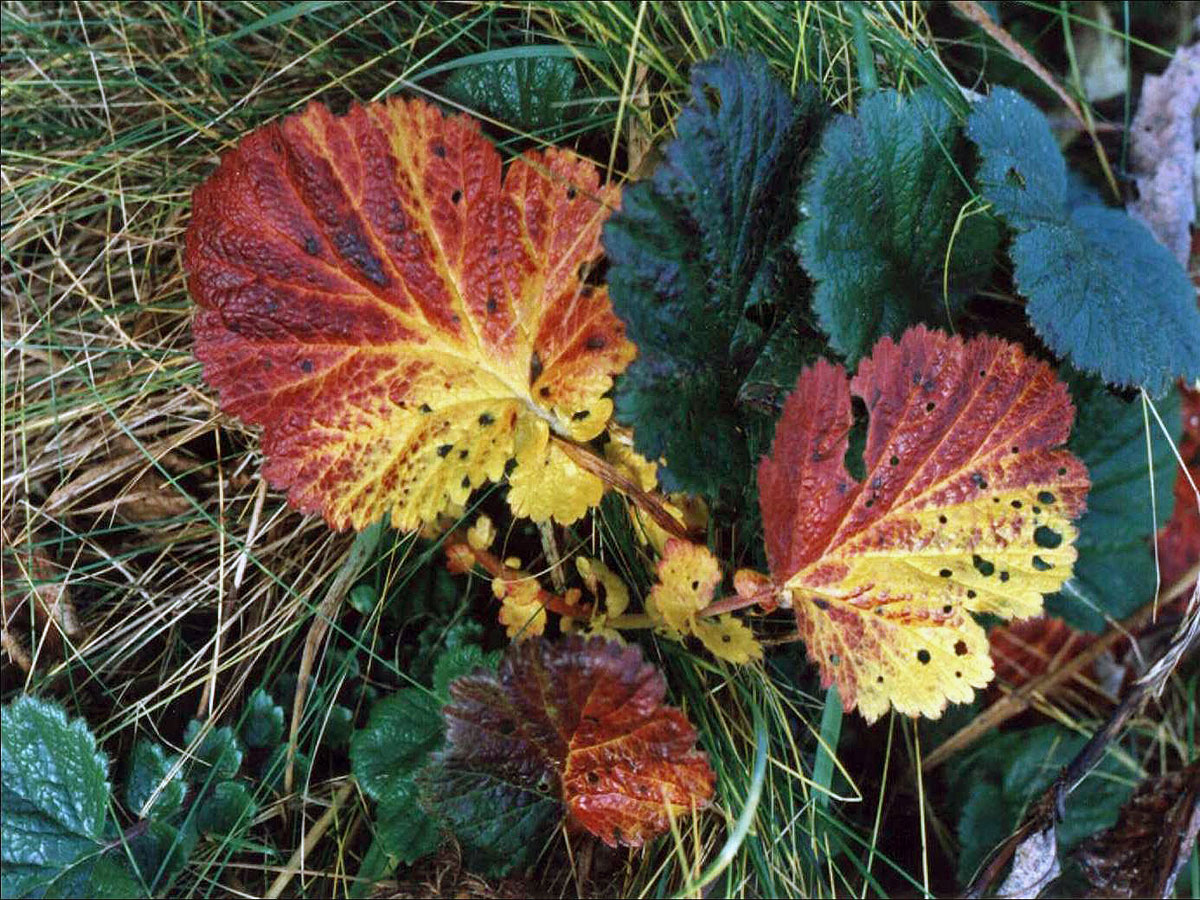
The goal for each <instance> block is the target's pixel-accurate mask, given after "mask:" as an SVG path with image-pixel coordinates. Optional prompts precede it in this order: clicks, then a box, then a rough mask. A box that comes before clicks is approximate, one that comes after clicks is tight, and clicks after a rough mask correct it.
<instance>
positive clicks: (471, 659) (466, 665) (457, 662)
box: [433, 644, 500, 703]
mask: <svg viewBox="0 0 1200 900" xmlns="http://www.w3.org/2000/svg"><path fill="white" fill-rule="evenodd" d="M499 662H500V652H499V651H492V652H491V653H484V652H483V648H482V647H480V646H479V645H478V644H463V645H461V646H458V647H453V648H451V649H449V650H447V651H446V652H445V653H443V654H442V655H441V656H439V657H438V661H437V664H436V665H435V666H434V668H433V692H434V693H435V694H437V695H438V698H439V699H440V700H441V701H442V702H443V703H445V702H446V701H447V700H449V699H450V682H451V681H453V680H454V679H455V678H458V677H459V676H460V675H470V674H471V673H472V672H474V671H475V670H476V669H491V670H493V671H494V670H495V668H496V665H497V664H498V663H499Z"/></svg>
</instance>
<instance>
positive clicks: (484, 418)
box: [479, 413, 496, 428]
mask: <svg viewBox="0 0 1200 900" xmlns="http://www.w3.org/2000/svg"><path fill="white" fill-rule="evenodd" d="M495 421H496V419H495V417H493V416H492V414H491V413H483V414H482V415H481V416H480V417H479V424H480V425H482V426H483V427H484V428H487V426H489V425H491V424H492V423H493V422H495Z"/></svg>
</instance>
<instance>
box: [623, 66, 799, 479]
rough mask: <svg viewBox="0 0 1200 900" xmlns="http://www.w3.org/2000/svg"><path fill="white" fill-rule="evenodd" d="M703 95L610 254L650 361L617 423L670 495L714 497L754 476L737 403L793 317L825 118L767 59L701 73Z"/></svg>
mask: <svg viewBox="0 0 1200 900" xmlns="http://www.w3.org/2000/svg"><path fill="white" fill-rule="evenodd" d="M691 92H692V99H691V102H690V103H689V104H688V105H687V106H686V107H685V108H684V109H683V111H682V112H680V114H679V117H678V118H677V120H676V122H675V128H676V134H677V137H676V138H675V140H673V141H671V142H670V143H669V144H668V145H667V147H666V149H665V152H664V157H665V158H664V160H663V162H662V163H661V164H660V165H659V167H658V169H657V170H656V171H655V173H654V175H653V176H652V177H651V178H649V179H648V180H645V181H641V182H639V183H637V184H634V185H632V186H630V187H629V188H627V189H626V190H625V192H624V194H623V197H622V201H621V209H620V211H619V212H617V213H615V214H614V215H613V216H612V218H610V219H609V221H608V223H607V224H606V226H605V229H604V246H605V250H606V252H607V253H608V257H609V260H610V267H609V271H608V283H609V295H610V296H611V298H612V302H613V307H614V308H615V309H616V311H617V313H618V315H620V316H621V317H622V318H623V319H624V320H625V322H626V323H627V325H628V331H629V335H630V337H631V338H632V339H633V340H634V341H635V342H636V343H637V345H638V349H639V356H638V359H637V360H635V361H634V363H633V364H632V365H631V366H630V368H629V370H628V372H627V373H626V375H625V376H624V377H622V378H621V379H620V380H619V382H618V384H617V393H616V405H617V410H618V417H619V418H620V419H621V420H622V421H624V422H628V423H629V424H630V425H632V426H634V429H635V432H636V434H637V441H638V449H639V450H640V451H641V452H643V453H644V454H646V455H647V456H648V457H649V458H651V459H656V458H658V457H660V456H665V457H666V467H665V469H663V470H661V472H660V474H661V476H662V480H663V484H664V485H665V486H667V487H668V488H671V489H677V488H678V489H684V490H689V491H692V492H696V493H703V494H706V495H708V496H710V497H712V496H716V495H718V493H720V491H721V488H722V486H723V485H726V484H728V483H729V482H730V481H731V480H732V481H734V483H735V484H738V483H740V482H743V481H745V480H747V479H748V478H749V476H750V472H749V469H750V466H749V464H750V456H749V453H748V451H747V449H746V446H745V441H744V438H743V437H742V436H741V433H740V430H739V429H740V428H741V424H742V423H741V419H740V414H739V410H738V407H737V403H736V398H737V394H738V390H739V388H740V387H741V384H742V382H743V380H744V379H745V377H746V375H747V373H748V372H749V371H750V370H751V368H752V367H753V365H754V363H755V360H756V358H757V356H758V353H759V352H760V351H761V349H762V347H763V345H764V344H765V343H766V342H767V340H768V339H769V336H770V331H771V329H772V327H773V326H774V323H778V322H782V321H784V320H785V319H786V318H787V316H788V315H789V313H790V312H791V309H792V307H793V306H794V304H795V284H796V283H797V282H798V281H799V280H800V279H801V277H802V276H801V273H800V271H799V268H798V265H797V263H796V261H795V259H794V257H793V256H792V254H791V252H790V251H789V249H788V247H787V241H788V236H789V234H790V233H791V230H792V228H793V227H794V225H795V217H796V212H795V208H794V205H793V203H792V202H791V196H792V192H793V190H794V188H795V185H796V183H797V181H798V179H799V172H800V166H801V162H802V155H803V152H804V150H805V148H806V146H807V143H808V138H809V135H810V133H811V132H812V131H813V130H814V129H815V127H816V125H817V123H818V121H819V119H820V114H821V109H822V107H821V103H820V98H819V95H818V93H817V91H816V89H815V88H813V87H812V86H810V85H803V86H802V87H801V90H800V92H799V93H798V95H797V97H796V99H795V100H793V98H792V97H791V96H789V94H788V91H787V88H786V87H785V86H784V85H783V84H782V83H781V82H779V81H778V80H777V79H776V78H775V77H774V76H773V75H772V74H771V71H770V69H769V67H768V65H767V63H766V62H765V61H764V60H763V59H761V58H760V57H741V56H736V55H733V54H722V55H720V56H718V57H716V58H715V59H713V60H710V61H708V62H705V63H702V64H700V65H697V66H695V67H694V68H693V69H692V75H691Z"/></svg>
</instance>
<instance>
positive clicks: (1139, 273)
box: [1010, 206, 1200, 396]
mask: <svg viewBox="0 0 1200 900" xmlns="http://www.w3.org/2000/svg"><path fill="white" fill-rule="evenodd" d="M1010 253H1011V255H1012V260H1013V265H1014V272H1013V275H1014V279H1015V281H1016V285H1017V289H1018V290H1019V291H1020V292H1021V293H1022V294H1024V295H1025V296H1026V297H1028V298H1029V303H1028V305H1027V306H1026V308H1025V311H1026V313H1027V314H1028V315H1029V321H1030V322H1031V323H1032V324H1033V327H1034V330H1035V331H1037V333H1038V335H1039V336H1040V337H1041V338H1042V339H1043V340H1044V341H1045V342H1046V344H1047V345H1048V346H1049V347H1050V348H1051V349H1052V350H1054V351H1055V352H1057V353H1066V354H1068V355H1069V356H1070V358H1071V360H1072V361H1073V362H1074V363H1075V364H1076V365H1077V366H1078V367H1079V368H1081V369H1086V370H1088V371H1092V372H1098V373H1099V374H1100V375H1101V377H1103V378H1104V380H1105V381H1108V382H1110V383H1112V384H1118V385H1140V386H1142V387H1145V388H1146V390H1147V391H1149V392H1150V393H1151V395H1153V396H1158V395H1161V394H1163V393H1164V392H1165V391H1166V390H1167V388H1168V387H1169V386H1170V384H1171V382H1172V381H1173V380H1174V379H1175V377H1176V376H1180V377H1183V378H1185V379H1186V380H1191V379H1193V378H1197V377H1200V311H1197V308H1196V295H1195V291H1194V289H1193V288H1192V285H1191V282H1190V281H1189V280H1188V277H1187V274H1186V273H1185V272H1184V271H1183V268H1182V267H1181V266H1180V265H1179V263H1178V262H1177V261H1176V260H1175V258H1174V257H1172V256H1171V253H1170V251H1168V250H1167V248H1166V247H1164V246H1163V245H1162V244H1160V243H1158V241H1156V240H1155V239H1154V236H1153V235H1151V234H1150V232H1149V231H1148V230H1147V229H1146V226H1144V225H1143V224H1142V223H1141V222H1137V221H1135V220H1133V219H1132V218H1130V217H1129V216H1128V215H1126V214H1125V213H1124V212H1120V211H1118V210H1114V209H1105V208H1104V207H1100V206H1081V207H1079V208H1078V209H1076V210H1075V211H1074V212H1073V213H1071V216H1070V218H1069V219H1068V220H1067V221H1065V222H1064V223H1062V224H1049V223H1044V224H1040V225H1037V226H1035V227H1034V228H1032V229H1031V230H1029V231H1026V232H1025V233H1023V234H1019V235H1017V237H1016V240H1014V241H1013V243H1012V248H1011V250H1010Z"/></svg>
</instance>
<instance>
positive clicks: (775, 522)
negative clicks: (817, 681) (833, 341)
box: [758, 327, 1088, 721]
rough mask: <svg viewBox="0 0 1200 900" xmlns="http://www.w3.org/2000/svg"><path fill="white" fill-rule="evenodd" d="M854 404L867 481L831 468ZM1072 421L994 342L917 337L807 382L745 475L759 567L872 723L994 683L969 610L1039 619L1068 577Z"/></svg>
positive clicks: (1064, 405)
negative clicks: (753, 489)
mask: <svg viewBox="0 0 1200 900" xmlns="http://www.w3.org/2000/svg"><path fill="white" fill-rule="evenodd" d="M851 394H854V395H855V396H858V397H860V398H861V399H862V400H863V401H864V402H865V404H866V409H867V413H868V415H869V424H868V429H867V438H866V448H865V452H864V455H863V462H864V470H865V477H864V478H863V480H862V481H855V480H854V479H853V478H852V477H851V476H850V474H849V472H848V471H847V469H846V466H845V463H844V458H845V456H846V451H847V446H848V433H849V431H850V428H851V426H852V424H853V413H852V410H851ZM1073 418H1074V408H1073V406H1072V405H1071V400H1070V396H1069V395H1068V393H1067V390H1066V387H1065V386H1064V385H1062V384H1061V383H1060V382H1058V380H1057V379H1056V378H1055V375H1054V372H1053V371H1052V370H1051V369H1050V367H1049V366H1047V365H1045V364H1044V363H1041V362H1039V361H1037V360H1034V359H1032V358H1030V357H1029V356H1027V355H1026V354H1025V353H1024V351H1023V350H1022V349H1021V348H1020V347H1018V346H1016V345H1015V344H1010V343H1008V342H1006V341H1003V340H1000V339H997V338H990V337H979V338H975V339H973V340H971V341H967V342H964V341H962V340H960V339H959V338H957V337H950V336H947V335H944V334H940V333H937V332H931V331H927V330H926V329H924V328H923V327H918V328H913V329H910V330H909V331H908V332H906V333H905V335H904V336H903V338H902V339H901V340H900V342H899V343H895V342H893V341H892V340H891V339H890V338H884V339H883V340H881V341H880V342H879V343H878V344H876V346H875V350H874V353H873V355H872V356H871V357H870V358H869V359H866V360H864V361H863V362H862V363H861V364H860V366H859V370H858V373H857V374H856V375H855V376H854V378H853V379H847V377H846V375H845V372H844V371H843V370H842V368H841V367H840V366H834V365H831V364H829V363H827V362H824V361H822V362H818V363H817V364H816V365H815V366H813V367H811V368H809V369H807V370H805V371H804V372H803V373H802V374H801V376H800V378H799V379H798V380H797V382H796V388H795V390H794V391H793V392H792V394H791V395H790V396H789V397H788V400H787V402H786V404H785V406H784V410H783V415H782V417H781V419H780V421H779V424H778V425H777V427H776V431H775V441H774V444H773V445H772V449H771V456H770V457H768V458H764V459H763V461H762V463H761V465H760V467H759V473H758V484H759V500H760V504H761V507H762V518H763V526H764V531H765V534H766V545H767V558H768V560H769V562H770V567H771V574H772V578H773V580H774V582H775V585H776V586H777V588H778V590H779V596H780V599H781V601H782V602H785V603H786V602H791V603H792V605H793V607H794V611H795V615H796V622H797V625H798V627H799V630H800V636H801V637H802V638H803V640H804V641H805V644H806V646H807V649H808V654H809V657H810V659H813V660H814V661H816V663H817V664H818V666H819V667H820V669H821V677H822V681H823V683H825V684H826V685H828V684H836V685H837V687H838V690H839V693H840V694H841V697H842V701H843V703H844V704H845V705H846V708H847V709H852V708H854V707H855V706H857V707H858V708H859V710H860V711H861V712H862V714H863V716H864V717H866V718H867V719H868V720H869V721H873V720H874V719H876V718H878V717H879V716H880V715H882V714H883V713H884V712H886V711H887V709H888V707H889V706H894V707H895V708H896V709H897V710H898V711H899V712H902V713H906V714H908V715H917V714H923V715H928V716H938V715H940V714H941V712H942V710H943V709H944V708H945V705H946V702H947V700H952V701H955V702H965V701H967V700H970V698H971V697H972V695H973V693H974V689H975V688H979V687H983V686H984V685H986V684H987V683H988V681H989V680H990V679H991V677H992V663H991V660H990V658H989V656H988V642H987V638H986V636H985V635H984V632H983V629H982V628H981V627H980V626H979V625H978V623H976V622H975V620H974V619H973V618H972V616H971V613H981V612H983V613H991V614H993V615H998V616H1003V617H1005V618H1009V617H1014V616H1015V617H1021V618H1024V617H1028V616H1033V615H1037V614H1038V613H1039V612H1040V611H1041V608H1042V595H1043V594H1046V593H1050V592H1053V591H1055V590H1057V589H1058V588H1059V587H1060V586H1061V585H1062V583H1063V582H1064V581H1065V580H1066V579H1067V577H1068V576H1069V575H1070V574H1071V567H1072V565H1073V563H1074V561H1075V556H1076V553H1075V548H1074V546H1073V542H1074V540H1075V537H1076V530H1075V527H1074V525H1072V523H1071V520H1072V519H1073V518H1075V517H1077V516H1079V515H1080V513H1082V512H1083V509H1084V505H1085V497H1086V494H1087V489H1088V477H1087V471H1086V469H1085V468H1084V466H1083V464H1082V463H1081V462H1080V461H1079V460H1078V459H1076V458H1075V457H1074V456H1073V455H1071V454H1070V453H1069V452H1067V451H1066V450H1065V449H1061V445H1062V444H1063V443H1064V442H1065V441H1066V439H1067V436H1068V434H1069V432H1070V429H1071V422H1072V420H1073Z"/></svg>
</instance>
